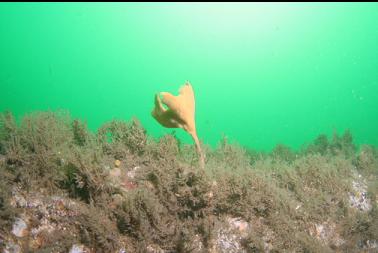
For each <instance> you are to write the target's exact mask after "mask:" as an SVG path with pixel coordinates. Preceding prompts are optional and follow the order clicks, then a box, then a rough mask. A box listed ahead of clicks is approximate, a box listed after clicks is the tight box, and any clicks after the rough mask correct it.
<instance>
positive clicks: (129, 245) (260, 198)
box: [0, 112, 378, 252]
mask: <svg viewBox="0 0 378 253" xmlns="http://www.w3.org/2000/svg"><path fill="white" fill-rule="evenodd" d="M202 151H203V152H204V153H205V154H206V156H205V157H206V160H205V169H204V170H199V169H198V168H197V167H198V166H199V163H198V156H197V154H196V149H195V148H194V147H193V146H192V145H182V144H180V142H179V140H178V139H177V138H176V137H175V136H172V135H165V136H163V137H161V138H159V139H155V138H152V137H151V136H149V135H148V134H147V133H146V131H145V129H144V128H143V126H142V125H141V124H140V122H139V121H138V120H137V119H132V120H131V121H128V122H125V121H121V120H113V121H111V122H108V123H105V124H104V125H102V126H101V127H100V128H99V129H98V131H97V132H96V133H93V132H91V131H89V130H88V129H87V126H86V124H85V123H84V122H82V121H81V120H79V119H72V118H71V117H70V116H69V114H68V113H67V112H33V113H30V114H27V115H25V116H24V117H23V118H22V120H21V121H20V123H19V124H17V123H16V121H15V119H14V116H13V115H12V113H9V112H4V113H2V114H1V116H0V251H1V252H372V251H374V250H377V249H378V241H377V238H378V208H377V207H378V206H377V204H378V203H377V200H378V198H377V197H378V195H377V194H378V183H377V182H378V181H377V175H378V154H377V150H376V148H375V147H373V146H368V145H364V146H361V147H356V146H355V145H354V144H353V136H352V134H351V133H350V132H349V131H346V132H345V133H342V134H341V135H340V134H338V133H334V135H333V136H332V138H328V137H327V136H326V135H319V137H318V138H316V139H315V140H314V141H313V142H312V143H311V144H309V145H307V146H303V148H302V149H301V150H300V151H298V152H294V151H292V150H291V149H290V148H289V147H287V146H285V145H283V144H278V145H277V146H276V147H275V148H274V149H273V150H272V151H271V152H266V153H262V152H258V151H254V150H250V149H247V148H244V147H241V146H239V145H237V144H231V143H229V142H228V140H227V139H226V138H224V139H222V140H220V142H219V145H218V146H217V147H216V148H215V149H212V148H210V147H208V146H206V145H202Z"/></svg>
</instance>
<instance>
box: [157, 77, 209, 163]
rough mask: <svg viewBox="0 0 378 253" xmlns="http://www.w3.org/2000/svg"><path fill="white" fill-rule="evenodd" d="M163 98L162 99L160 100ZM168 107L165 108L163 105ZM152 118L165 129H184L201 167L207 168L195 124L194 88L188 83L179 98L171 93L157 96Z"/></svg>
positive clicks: (161, 93) (180, 92) (181, 90)
mask: <svg viewBox="0 0 378 253" xmlns="http://www.w3.org/2000/svg"><path fill="white" fill-rule="evenodd" d="M160 96H162V99H160ZM162 103H163V104H164V105H166V106H167V107H168V109H166V108H164V106H163V104H162ZM151 114H152V116H153V117H154V118H155V119H156V120H157V121H158V122H159V123H160V124H161V125H162V126H164V127H168V128H182V129H184V130H185V131H186V132H188V133H189V134H190V135H191V136H192V138H193V140H194V143H195V145H196V150H197V154H198V156H199V162H200V166H201V168H202V169H203V168H204V166H205V157H204V155H203V153H202V150H201V145H200V142H199V140H198V136H197V131H196V123H195V99H194V92H193V87H192V85H191V84H190V83H189V82H186V83H185V84H184V85H183V86H182V87H181V88H180V91H179V95H178V96H174V95H172V94H171V93H169V92H160V93H158V94H156V95H155V107H154V109H153V111H152V112H151Z"/></svg>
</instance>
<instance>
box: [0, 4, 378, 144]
mask: <svg viewBox="0 0 378 253" xmlns="http://www.w3.org/2000/svg"><path fill="white" fill-rule="evenodd" d="M0 41H1V42H0V91H1V92H0V112H2V111H5V110H10V111H12V112H13V113H14V114H15V115H16V117H17V118H20V117H21V116H22V115H24V114H25V113H29V112H33V111H39V110H53V111H55V110H60V109H63V110H67V111H69V112H70V113H71V115H72V116H73V117H76V118H80V119H81V120H84V121H86V122H87V124H88V127H89V128H90V129H91V130H93V131H95V130H97V128H98V127H99V126H100V125H101V124H102V123H104V122H105V121H109V120H112V119H113V118H116V119H122V120H129V119H130V118H131V117H133V116H135V117H137V118H138V119H139V120H140V121H141V123H142V125H143V126H144V127H145V128H146V130H147V132H148V133H149V134H151V135H153V136H156V137H158V136H161V135H163V134H164V133H172V131H173V130H172V129H165V128H163V127H161V126H160V125H159V124H158V123H157V122H156V121H155V120H154V119H153V118H152V117H151V114H150V113H151V110H152V108H153V105H154V104H153V102H154V101H153V98H154V94H155V93H157V92H160V91H169V92H172V93H173V94H177V92H178V89H179V87H180V86H181V85H182V84H184V83H185V81H186V80H189V81H190V82H191V83H192V85H193V88H194V92H195V96H196V123H197V131H198V135H199V138H200V139H201V140H202V141H203V142H204V143H206V144H210V145H212V146H214V145H216V143H217V142H218V141H219V140H220V139H221V137H222V135H226V136H228V137H229V139H232V140H235V141H236V142H238V143H240V144H241V145H243V146H247V147H251V148H254V149H258V150H270V149H272V148H273V147H274V146H275V145H276V144H277V143H284V144H286V145H289V146H290V147H292V148H294V149H298V148H300V147H301V145H304V144H306V143H309V142H310V141H311V140H313V139H314V138H315V137H316V136H318V135H319V134H321V133H325V134H327V135H328V136H331V135H332V132H333V131H337V132H338V133H342V132H343V131H344V130H345V129H350V131H351V132H352V133H353V136H354V142H355V143H356V144H364V143H367V144H373V145H377V144H378V134H377V130H378V71H377V70H378V50H377V45H378V44H377V42H378V3H286V4H285V3H281V4H274V3H235V4H227V3H218V4H208V3H203V4H200V3H1V4H0ZM176 134H177V136H178V137H179V138H180V139H182V140H184V141H185V142H191V140H190V138H189V136H187V135H186V134H185V133H184V131H183V130H181V129H179V130H177V131H176Z"/></svg>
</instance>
